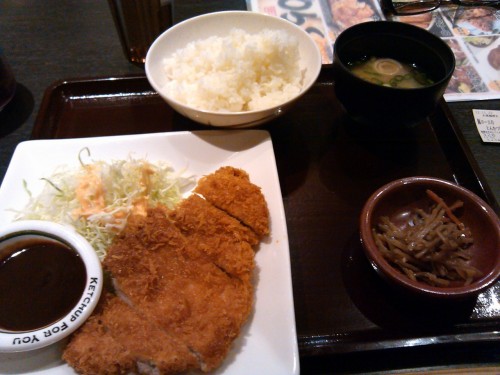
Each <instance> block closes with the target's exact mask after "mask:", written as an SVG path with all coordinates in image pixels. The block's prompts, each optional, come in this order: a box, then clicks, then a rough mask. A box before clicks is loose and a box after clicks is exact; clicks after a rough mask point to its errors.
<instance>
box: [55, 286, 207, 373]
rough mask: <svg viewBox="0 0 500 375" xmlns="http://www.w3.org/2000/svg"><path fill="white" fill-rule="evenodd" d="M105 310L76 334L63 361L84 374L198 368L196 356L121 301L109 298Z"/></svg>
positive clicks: (163, 371)
mask: <svg viewBox="0 0 500 375" xmlns="http://www.w3.org/2000/svg"><path fill="white" fill-rule="evenodd" d="M105 299H106V302H105V303H104V308H103V309H102V310H101V311H99V312H98V313H97V314H96V315H94V316H93V317H92V318H91V319H92V320H91V321H89V322H87V324H85V325H84V326H83V328H82V329H80V330H79V331H77V332H76V333H75V334H74V335H73V337H72V339H71V341H70V344H69V345H68V346H67V348H66V350H65V351H64V353H63V359H64V360H66V361H67V362H68V363H69V364H70V365H71V366H73V367H74V368H75V370H77V371H78V372H79V373H81V374H89V375H91V374H92V375H93V374H127V373H138V372H141V370H140V367H141V366H142V369H157V370H158V371H159V372H160V373H161V374H178V373H181V372H185V371H187V370H190V369H196V368H198V367H199V363H198V359H197V358H196V356H195V355H194V354H193V353H192V352H191V351H190V350H189V349H188V348H187V346H185V345H184V344H182V343H180V342H178V341H177V340H175V339H173V338H172V337H170V336H168V335H167V334H166V333H165V332H164V331H163V330H162V329H160V328H159V327H158V326H156V325H155V324H154V323H153V322H152V321H150V320H149V319H146V318H145V317H143V316H140V315H139V314H138V313H137V312H136V311H135V310H134V309H133V308H131V307H130V306H128V305H127V304H126V303H125V302H123V301H122V300H121V299H120V298H118V297H115V296H112V295H107V296H106V297H105Z"/></svg>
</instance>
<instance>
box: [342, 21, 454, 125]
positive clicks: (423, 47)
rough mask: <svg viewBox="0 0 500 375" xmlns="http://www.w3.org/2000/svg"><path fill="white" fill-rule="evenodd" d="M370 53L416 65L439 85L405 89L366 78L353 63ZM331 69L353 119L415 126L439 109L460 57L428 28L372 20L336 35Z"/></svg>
mask: <svg viewBox="0 0 500 375" xmlns="http://www.w3.org/2000/svg"><path fill="white" fill-rule="evenodd" d="M367 57H379V58H392V59H394V60H397V61H399V62H402V63H406V64H410V65H415V66H417V67H418V68H419V69H421V70H422V71H423V72H425V73H426V74H427V76H428V77H429V78H431V79H432V81H433V82H434V83H433V84H432V85H429V86H426V87H423V88H415V89H403V88H394V87H388V86H382V85H377V84H374V83H370V82H367V81H365V80H363V79H361V78H358V77H356V76H355V75H354V74H353V73H352V72H351V71H350V70H349V63H353V62H356V61H359V60H361V59H363V58H367ZM332 69H333V71H334V87H335V93H336V95H337V98H338V100H339V101H340V103H341V104H342V105H343V107H344V108H345V110H346V111H347V113H348V114H349V115H350V116H351V117H352V118H353V119H354V120H356V121H358V122H361V123H364V124H369V125H378V126H383V127H388V128H389V127H395V126H396V127H401V126H411V125H415V124H416V123H418V122H421V121H422V120H424V119H425V118H426V117H427V116H428V115H429V114H431V113H432V112H433V110H434V109H435V108H436V106H437V104H438V102H439V101H440V99H441V97H442V96H443V94H444V92H445V90H446V87H447V85H448V82H449V81H450V79H451V76H452V74H453V71H454V70H455V56H454V54H453V51H452V50H451V49H450V47H448V45H447V44H446V43H445V42H444V41H442V40H441V39H440V38H438V37H437V36H435V35H433V34H431V33H430V32H428V31H426V30H424V29H421V28H419V27H416V26H413V25H409V24H405V23H401V22H394V21H373V22H365V23H360V24H357V25H354V26H352V27H350V28H348V29H346V30H344V31H343V32H342V33H341V34H340V35H339V36H338V37H337V39H336V40H335V44H334V58H333V66H332Z"/></svg>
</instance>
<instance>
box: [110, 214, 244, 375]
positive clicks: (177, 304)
mask: <svg viewBox="0 0 500 375" xmlns="http://www.w3.org/2000/svg"><path fill="white" fill-rule="evenodd" d="M151 218H154V220H152V219H151ZM146 233H149V234H151V235H152V236H154V238H155V239H154V241H153V242H154V244H155V246H154V248H153V247H151V240H150V238H149V237H148V235H145V234H146ZM158 244H161V245H160V246H158ZM195 251H196V248H195V246H193V244H192V243H190V242H189V241H188V240H187V239H186V238H185V237H184V236H183V235H182V233H181V232H180V231H179V229H177V227H176V226H175V225H174V224H173V223H172V222H171V221H170V220H169V219H168V218H166V216H165V212H164V211H162V210H161V209H159V208H157V209H154V210H150V212H149V213H148V216H147V217H146V218H140V217H138V218H134V220H133V221H131V223H130V225H128V226H127V229H126V230H125V234H124V235H123V236H122V237H120V238H119V239H118V240H116V241H115V242H114V244H113V245H112V246H111V247H110V249H109V250H108V255H107V257H106V259H105V261H104V266H105V268H106V269H107V270H108V271H109V272H110V273H111V274H112V275H113V276H114V278H115V283H116V285H117V287H118V289H119V290H120V292H121V293H123V294H124V295H125V296H126V298H127V299H128V300H130V302H131V303H132V305H133V306H134V309H136V310H137V311H138V312H139V313H140V314H141V315H143V316H144V317H146V318H147V319H149V320H151V321H153V322H154V323H155V324H156V325H158V326H159V327H161V328H162V329H163V330H164V331H165V332H166V333H167V334H168V335H169V336H171V337H175V338H176V339H177V340H179V341H180V342H183V343H184V344H185V345H186V346H187V347H188V348H189V349H190V350H192V351H193V352H195V353H196V354H197V355H198V356H199V358H200V361H201V366H200V367H201V369H202V370H203V371H210V370H213V369H215V368H216V367H218V366H219V365H220V364H221V362H222V361H223V359H224V358H225V356H226V355H227V352H228V351H229V349H230V346H231V343H232V342H233V340H234V339H235V338H236V337H237V335H238V334H239V332H240V327H241V326H242V324H243V323H244V322H245V321H246V319H247V318H248V315H249V313H250V311H251V308H252V301H253V289H252V284H251V282H250V280H245V281H243V280H241V279H239V278H235V277H230V276H229V275H228V274H227V273H225V272H224V271H222V270H221V269H220V268H219V267H217V266H216V265H215V264H214V263H213V262H211V261H208V260H207V259H204V258H203V257H200V258H197V259H193V257H192V256H190V254H192V253H193V252H195Z"/></svg>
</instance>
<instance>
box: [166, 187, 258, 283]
mask: <svg viewBox="0 0 500 375" xmlns="http://www.w3.org/2000/svg"><path fill="white" fill-rule="evenodd" d="M169 217H170V218H171V219H172V220H173V221H174V223H175V225H176V226H177V227H178V228H179V229H180V230H181V232H182V234H183V235H185V236H186V238H187V239H188V241H189V242H190V244H192V245H193V246H189V247H188V249H193V250H194V251H192V252H191V253H190V256H192V257H194V258H199V257H204V258H205V259H207V260H209V261H212V262H213V263H215V264H216V265H217V266H218V267H220V268H221V269H222V270H224V272H226V273H227V274H229V275H230V276H231V277H238V278H240V279H245V280H250V279H251V278H252V275H253V270H254V263H255V262H254V257H255V252H254V250H253V248H252V246H251V245H254V246H255V245H257V244H258V242H259V239H258V238H257V235H256V234H255V233H254V232H253V231H252V230H251V229H249V228H248V227H246V226H244V225H242V224H241V223H240V222H239V221H238V220H236V219H234V218H233V217H231V216H229V215H227V214H226V213H225V212H224V211H221V210H219V209H218V208H216V207H215V206H213V205H212V204H210V203H209V202H207V201H206V200H205V199H203V198H201V197H199V196H198V195H191V196H190V197H188V198H187V199H185V200H183V201H182V202H181V203H180V204H179V206H177V208H176V209H175V210H174V211H172V212H171V213H170V214H169Z"/></svg>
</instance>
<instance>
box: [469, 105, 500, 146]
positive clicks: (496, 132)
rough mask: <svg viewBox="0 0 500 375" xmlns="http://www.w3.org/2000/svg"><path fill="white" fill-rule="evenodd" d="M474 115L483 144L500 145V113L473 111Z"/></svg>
mask: <svg viewBox="0 0 500 375" xmlns="http://www.w3.org/2000/svg"><path fill="white" fill-rule="evenodd" d="M472 113H473V115H474V121H475V122H476V126H477V130H478V131H479V134H480V135H481V139H482V140H483V142H498V143H500V111H493V110H488V109H473V110H472Z"/></svg>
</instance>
